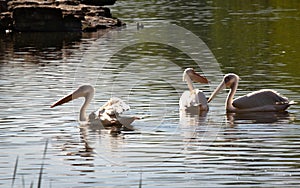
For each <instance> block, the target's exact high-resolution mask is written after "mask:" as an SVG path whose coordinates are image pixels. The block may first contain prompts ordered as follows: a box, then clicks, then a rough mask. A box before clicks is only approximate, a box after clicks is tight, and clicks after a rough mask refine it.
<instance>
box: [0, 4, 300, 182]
mask: <svg viewBox="0 0 300 188" xmlns="http://www.w3.org/2000/svg"><path fill="white" fill-rule="evenodd" d="M299 7H300V2H299V1H292V0H288V1H284V2H282V1H275V0H274V1H245V2H244V1H243V3H240V2H239V1H223V0H215V1H188V2H186V1H151V2H150V1H137V0H136V1H117V2H116V4H115V5H114V6H112V7H111V9H112V13H113V14H114V16H116V17H118V18H120V19H122V20H124V21H125V22H126V23H127V24H128V25H127V26H126V27H124V28H118V29H115V30H112V31H110V32H109V31H99V32H95V33H83V34H78V33H17V34H2V35H1V40H0V52H1V54H0V76H1V79H0V82H1V84H0V109H1V114H0V123H1V126H0V143H1V144H0V151H1V153H0V186H1V187H30V185H32V184H33V187H36V186H37V184H38V179H39V174H40V170H41V166H42V165H43V173H42V182H41V185H42V187H139V186H141V187H281V186H285V187H296V186H297V185H299V184H300V121H299V119H300V115H299V112H300V105H299V104H296V105H293V106H292V107H290V108H289V109H288V111H287V112H285V113H248V114H239V115H238V114H226V112H225V109H224V102H225V98H226V95H227V94H226V93H227V92H222V94H220V95H218V96H217V97H216V99H215V100H214V101H213V102H212V103H211V104H210V110H209V112H208V113H202V114H200V115H195V114H189V113H181V112H180V111H179V108H178V101H179V97H180V95H181V93H182V92H183V91H185V90H187V85H186V83H184V82H183V81H182V72H183V70H184V69H185V68H186V67H193V68H195V70H196V71H197V72H199V73H201V74H204V75H205V76H206V77H207V78H208V79H209V80H210V84H208V85H205V84H201V85H200V84H195V86H196V87H197V88H200V89H202V90H203V91H204V92H205V94H206V96H209V95H210V94H211V92H212V91H213V89H214V88H215V87H216V86H217V85H218V84H219V82H220V81H221V79H222V76H223V75H224V74H225V73H228V72H234V73H236V74H238V75H239V76H240V77H241V81H240V83H239V89H238V92H237V96H240V95H243V94H247V93H248V92H250V91H253V90H258V89H263V88H270V89H275V90H277V91H279V92H280V93H281V94H283V95H284V96H286V97H288V98H289V99H291V100H294V101H297V102H299V101H300V88H299V85H300V74H299V68H300V66H299V62H300V55H299V53H298V52H299V50H300V44H299V41H300V33H299V32H298V31H299V30H300V22H299V19H300V14H299ZM136 22H140V23H143V25H144V28H137V25H136ZM202 40H203V41H202ZM83 83H90V84H92V85H93V86H94V87H95V89H96V93H95V98H94V99H93V101H92V103H91V105H90V106H89V109H88V112H91V111H93V110H96V109H97V108H98V107H100V106H101V105H102V104H104V103H105V101H107V100H108V99H109V98H110V97H112V96H117V97H121V98H122V99H124V100H125V101H126V102H127V103H128V104H129V105H130V106H131V110H130V111H128V112H127V113H128V114H130V115H132V114H134V115H136V116H139V117H142V119H141V120H137V121H135V122H134V123H133V124H132V125H133V126H134V128H135V129H136V130H135V131H123V132H122V133H121V134H119V135H111V134H110V131H109V130H103V129H99V128H97V127H89V126H87V125H80V124H79V122H78V121H77V119H78V111H79V108H80V106H81V103H82V100H81V99H78V100H75V101H73V102H70V103H68V104H65V105H63V106H59V107H57V108H54V109H51V108H50V105H51V104H52V103H54V102H55V101H56V100H57V99H59V98H61V97H62V96H64V95H66V94H68V93H70V92H71V91H73V90H74V89H75V88H77V87H78V86H79V85H81V84H83ZM46 146H47V149H46V153H44V150H45V147H46ZM16 160H18V162H16ZM16 164H17V166H16ZM15 169H16V173H14V170H15ZM14 174H15V176H14Z"/></svg>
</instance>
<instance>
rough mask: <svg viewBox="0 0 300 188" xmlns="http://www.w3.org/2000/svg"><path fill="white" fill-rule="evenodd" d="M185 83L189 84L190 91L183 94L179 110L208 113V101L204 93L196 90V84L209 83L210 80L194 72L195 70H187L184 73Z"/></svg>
mask: <svg viewBox="0 0 300 188" xmlns="http://www.w3.org/2000/svg"><path fill="white" fill-rule="evenodd" d="M183 81H186V82H187V85H188V88H189V90H188V91H185V92H183V94H182V95H181V97H180V100H179V108H180V109H185V110H188V109H189V108H195V107H196V108H197V110H200V111H207V110H208V105H207V99H206V97H205V95H204V93H203V91H201V90H199V89H195V88H194V86H193V81H194V82H199V83H206V84H207V83H208V80H207V79H206V78H205V77H203V76H201V75H199V74H198V73H196V72H195V71H194V69H193V68H187V69H185V70H184V72H183Z"/></svg>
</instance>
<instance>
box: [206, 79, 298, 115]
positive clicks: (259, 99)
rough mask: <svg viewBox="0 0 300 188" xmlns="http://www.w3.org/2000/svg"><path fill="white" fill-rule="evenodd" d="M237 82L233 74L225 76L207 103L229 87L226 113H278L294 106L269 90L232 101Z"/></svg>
mask: <svg viewBox="0 0 300 188" xmlns="http://www.w3.org/2000/svg"><path fill="white" fill-rule="evenodd" d="M238 82H239V76H238V75H236V74H233V73H229V74H226V75H225V76H224V78H223V81H222V82H221V83H220V85H219V86H218V87H217V88H216V89H215V91H214V92H213V93H212V94H211V96H210V97H209V99H208V102H210V101H211V100H212V99H213V98H214V97H215V96H216V95H217V94H218V93H219V92H220V91H221V90H223V89H225V88H226V87H229V88H230V92H229V94H228V96H227V99H226V110H227V112H259V111H263V112H280V111H285V110H286V109H287V108H288V107H289V106H290V105H292V104H294V102H293V101H289V100H288V99H287V98H286V97H283V96H281V95H280V94H279V93H277V92H276V91H274V90H271V89H262V90H258V91H254V92H252V93H249V94H247V95H244V96H241V97H238V98H236V99H235V100H233V97H234V94H235V93H236V90H237V87H238Z"/></svg>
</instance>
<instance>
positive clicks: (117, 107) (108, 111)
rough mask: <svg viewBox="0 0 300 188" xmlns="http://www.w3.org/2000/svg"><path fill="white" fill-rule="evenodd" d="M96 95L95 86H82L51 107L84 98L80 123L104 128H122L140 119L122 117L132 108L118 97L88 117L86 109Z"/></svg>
mask: <svg viewBox="0 0 300 188" xmlns="http://www.w3.org/2000/svg"><path fill="white" fill-rule="evenodd" d="M94 93H95V89H94V87H93V86H91V85H82V86H80V87H78V88H77V89H76V90H75V91H74V92H72V93H71V94H69V95H67V96H65V97H63V98H62V99H60V100H58V101H57V102H55V103H54V104H53V105H51V108H53V107H55V106H58V105H62V104H64V103H67V102H69V101H71V100H74V99H77V98H80V97H83V98H85V100H84V103H83V105H82V106H81V108H80V112H79V121H80V122H87V123H89V124H91V125H102V126H104V127H111V126H116V127H118V128H120V127H122V126H125V127H126V126H129V125H130V124H131V123H132V122H133V121H134V120H136V119H140V118H138V117H131V116H120V114H122V113H123V112H124V111H127V110H129V109H130V107H129V105H127V104H126V103H125V102H124V101H123V100H121V99H120V98H117V97H112V98H111V99H109V101H107V102H106V103H105V104H104V105H103V106H101V107H100V108H99V109H98V110H97V111H94V112H92V113H91V114H90V115H89V116H87V114H86V109H87V107H88V105H89V104H90V102H91V100H92V99H93V97H94Z"/></svg>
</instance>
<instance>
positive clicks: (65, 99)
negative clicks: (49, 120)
mask: <svg viewBox="0 0 300 188" xmlns="http://www.w3.org/2000/svg"><path fill="white" fill-rule="evenodd" d="M72 99H73V94H70V95H68V96H66V97H64V98H62V99H60V100H59V101H57V102H56V103H54V104H52V105H51V107H50V108H53V107H55V106H59V105H62V104H64V103H67V102H69V101H71V100H72Z"/></svg>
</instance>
